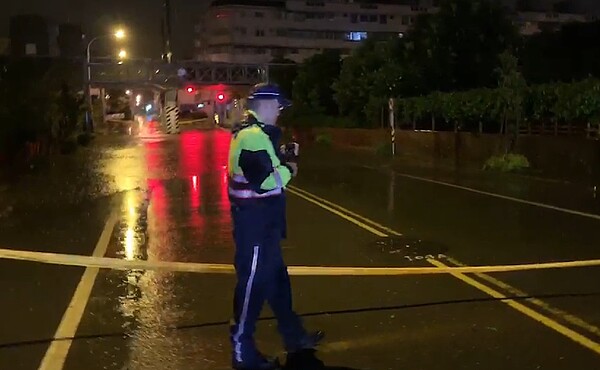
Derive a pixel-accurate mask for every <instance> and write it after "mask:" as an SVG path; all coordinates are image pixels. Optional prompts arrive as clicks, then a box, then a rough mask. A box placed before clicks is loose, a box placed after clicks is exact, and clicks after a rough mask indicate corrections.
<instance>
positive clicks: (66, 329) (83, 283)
mask: <svg viewBox="0 0 600 370" xmlns="http://www.w3.org/2000/svg"><path fill="white" fill-rule="evenodd" d="M118 220H119V217H118V212H116V211H113V212H112V213H111V215H110V216H109V218H108V220H107V221H106V224H105V225H104V229H103V230H102V234H100V239H98V242H97V243H96V248H95V249H94V252H93V253H92V256H94V257H103V256H104V254H105V253H106V250H107V248H108V243H109V242H110V238H111V236H112V232H113V230H114V228H115V225H116V224H117V221H118ZM98 271H99V269H98V268H94V267H88V268H86V269H85V271H84V273H83V275H82V276H81V280H80V281H79V284H78V285H77V288H76V289H75V293H73V297H72V298H71V302H70V303H69V305H68V306H67V309H66V310H65V313H64V314H63V317H62V319H61V321H60V324H59V325H58V329H56V333H55V334H54V339H55V340H53V341H52V343H51V344H50V346H49V347H48V350H47V351H46V354H45V355H44V358H43V359H42V362H41V364H40V367H39V368H38V370H59V369H62V368H63V366H64V364H65V361H66V359H67V355H68V354H69V349H70V348H71V344H72V342H73V340H72V339H64V338H73V337H74V336H75V334H76V333H77V328H78V327H79V323H80V322H81V318H82V316H83V313H84V311H85V307H86V305H87V302H88V300H89V298H90V295H91V294H92V288H93V287H94V282H95V281H96V276H97V275H98ZM61 339H62V340H61Z"/></svg>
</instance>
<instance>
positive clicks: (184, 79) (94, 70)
mask: <svg viewBox="0 0 600 370" xmlns="http://www.w3.org/2000/svg"><path fill="white" fill-rule="evenodd" d="M90 70H91V73H90V80H91V84H92V85H113V84H114V85H123V84H136V85H140V84H148V85H158V86H163V87H170V88H175V87H181V86H185V85H188V84H194V85H216V84H225V85H254V84H257V83H261V82H266V81H268V78H269V76H268V72H269V71H268V66H267V65H264V64H230V63H214V62H195V61H181V62H174V63H172V64H168V63H164V62H162V61H154V60H127V61H124V62H122V63H115V62H92V63H91V64H90Z"/></svg>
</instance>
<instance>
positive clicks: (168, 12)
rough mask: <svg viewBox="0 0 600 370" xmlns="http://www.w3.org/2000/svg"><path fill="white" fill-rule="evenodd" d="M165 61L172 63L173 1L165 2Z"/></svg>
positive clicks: (163, 29)
mask: <svg viewBox="0 0 600 370" xmlns="http://www.w3.org/2000/svg"><path fill="white" fill-rule="evenodd" d="M163 17H164V18H163V27H162V31H163V48H164V49H163V60H164V61H165V62H167V63H171V59H172V57H173V52H172V51H171V0H163Z"/></svg>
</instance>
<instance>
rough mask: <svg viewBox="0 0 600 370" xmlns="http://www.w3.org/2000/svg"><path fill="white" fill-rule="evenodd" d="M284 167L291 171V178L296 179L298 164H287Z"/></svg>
mask: <svg viewBox="0 0 600 370" xmlns="http://www.w3.org/2000/svg"><path fill="white" fill-rule="evenodd" d="M286 165H287V166H288V167H289V168H290V169H291V170H292V177H296V175H298V163H296V162H287V163H286Z"/></svg>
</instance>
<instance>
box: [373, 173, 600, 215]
mask: <svg viewBox="0 0 600 370" xmlns="http://www.w3.org/2000/svg"><path fill="white" fill-rule="evenodd" d="M364 167H366V168H369V169H372V170H377V168H375V167H369V166H364ZM394 174H396V175H398V176H401V177H406V178H409V179H413V180H418V181H425V182H430V183H432V184H437V185H444V186H448V187H451V188H455V189H460V190H464V191H468V192H471V193H476V194H481V195H487V196H490V197H494V198H499V199H504V200H510V201H513V202H517V203H522V204H527V205H530V206H534V207H540V208H546V209H551V210H553V211H558V212H563V213H568V214H572V215H576V216H582V217H587V218H592V219H595V220H600V215H597V214H593V213H587V212H581V211H576V210H574V209H569V208H563V207H558V206H553V205H551V204H546V203H540V202H534V201H531V200H526V199H522V198H515V197H511V196H508V195H502V194H497V193H491V192H489V191H484V190H477V189H474V188H469V187H466V186H461V185H456V184H452V183H449V182H444V181H438V180H432V179H428V178H426V177H420V176H414V175H408V174H405V173H400V172H394Z"/></svg>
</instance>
